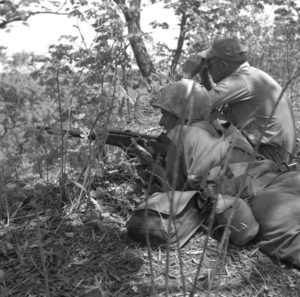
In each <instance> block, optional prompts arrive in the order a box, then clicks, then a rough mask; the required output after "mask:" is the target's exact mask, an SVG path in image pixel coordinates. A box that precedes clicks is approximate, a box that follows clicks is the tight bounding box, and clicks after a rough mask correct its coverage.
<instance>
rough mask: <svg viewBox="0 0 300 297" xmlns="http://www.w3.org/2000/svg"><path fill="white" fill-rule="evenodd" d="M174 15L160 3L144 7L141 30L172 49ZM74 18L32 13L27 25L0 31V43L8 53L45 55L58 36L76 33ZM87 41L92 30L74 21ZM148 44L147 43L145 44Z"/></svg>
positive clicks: (16, 24)
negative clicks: (162, 25)
mask: <svg viewBox="0 0 300 297" xmlns="http://www.w3.org/2000/svg"><path fill="white" fill-rule="evenodd" d="M154 20H156V21H158V22H162V21H164V22H167V23H169V24H170V28H169V29H168V30H163V29H153V28H152V27H151V26H149V23H150V22H152V21H154ZM178 22H179V20H178V19H177V17H176V16H175V15H174V14H173V13H172V10H167V9H163V3H156V4H153V5H149V6H147V7H146V8H145V9H144V10H143V11H142V14H141V28H142V30H143V31H144V32H145V33H151V35H152V37H153V42H154V43H157V42H159V41H161V42H165V43H167V44H168V46H169V47H171V48H175V47H176V44H177V37H178V31H179V27H178V25H177V24H178ZM77 24H78V23H77V20H76V19H70V18H68V17H66V16H56V15H50V14H44V15H36V16H33V17H31V18H29V20H28V26H26V25H24V24H22V22H15V23H14V24H13V27H12V28H11V30H10V32H8V33H7V32H5V30H0V45H2V46H6V47H7V52H8V53H10V54H11V53H15V52H21V51H29V52H31V51H33V52H35V53H36V54H46V53H47V49H48V46H49V44H53V43H57V41H58V39H59V37H60V36H61V35H69V34H72V35H73V34H77V33H78V31H77V29H75V28H74V25H77ZM78 25H79V26H80V28H81V31H82V33H83V35H84V38H85V40H86V41H87V42H92V40H93V38H94V32H93V29H92V28H91V27H90V26H89V25H88V24H87V23H80V24H78ZM148 46H151V44H149V43H148Z"/></svg>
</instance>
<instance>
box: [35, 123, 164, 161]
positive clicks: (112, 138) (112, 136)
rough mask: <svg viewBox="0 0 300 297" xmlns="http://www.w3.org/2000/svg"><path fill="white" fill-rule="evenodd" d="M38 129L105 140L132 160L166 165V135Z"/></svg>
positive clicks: (54, 133)
mask: <svg viewBox="0 0 300 297" xmlns="http://www.w3.org/2000/svg"><path fill="white" fill-rule="evenodd" d="M37 129H38V130H40V131H45V132H47V133H48V134H53V135H61V134H63V135H66V136H68V137H76V138H85V137H87V138H88V139H89V140H96V139H103V143H104V144H108V145H112V146H117V147H120V148H121V149H123V150H124V151H125V152H126V153H127V155H128V156H129V157H130V158H132V157H139V158H141V159H142V161H144V162H145V163H151V162H153V161H154V160H159V161H161V162H162V163H164V158H165V157H166V154H167V150H166V146H167V137H166V135H165V134H164V133H161V134H160V135H158V136H150V135H147V134H142V133H137V132H132V131H129V130H126V131H119V130H108V131H107V133H103V134H97V133H96V132H95V131H91V132H90V133H89V134H88V135H86V134H84V133H83V132H82V131H81V130H79V129H63V130H60V129H57V128H55V127H47V126H46V127H45V126H37Z"/></svg>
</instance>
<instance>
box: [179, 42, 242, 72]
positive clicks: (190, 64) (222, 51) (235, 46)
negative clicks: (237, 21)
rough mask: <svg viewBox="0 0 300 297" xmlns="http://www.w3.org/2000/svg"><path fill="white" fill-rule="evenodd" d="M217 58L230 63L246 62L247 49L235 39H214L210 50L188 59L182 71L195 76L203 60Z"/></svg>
mask: <svg viewBox="0 0 300 297" xmlns="http://www.w3.org/2000/svg"><path fill="white" fill-rule="evenodd" d="M213 57H219V58H221V59H223V60H226V61H231V62H246V61H247V48H246V46H244V45H243V44H242V43H241V42H240V41H239V40H238V39H237V38H222V39H216V40H215V41H214V42H213V44H212V46H211V48H209V49H207V50H205V51H202V52H200V53H199V54H197V55H193V56H191V57H189V58H188V59H187V60H186V61H185V62H184V64H183V65H182V71H183V72H185V73H189V74H192V76H193V75H195V74H196V73H197V72H198V69H199V67H201V66H200V65H201V63H202V60H203V59H211V58H213Z"/></svg>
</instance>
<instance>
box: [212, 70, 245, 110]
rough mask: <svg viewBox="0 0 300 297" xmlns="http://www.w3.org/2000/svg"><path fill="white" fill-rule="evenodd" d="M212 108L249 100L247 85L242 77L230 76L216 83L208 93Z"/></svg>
mask: <svg viewBox="0 0 300 297" xmlns="http://www.w3.org/2000/svg"><path fill="white" fill-rule="evenodd" d="M208 94H209V97H210V99H211V102H212V106H213V108H218V107H220V106H222V105H225V104H229V103H234V102H239V101H244V100H248V99H250V98H251V97H250V96H251V95H250V92H249V88H248V85H247V83H246V81H245V80H244V79H243V77H239V76H236V75H235V76H230V77H227V78H225V79H224V80H222V81H221V82H219V83H217V84H216V85H215V87H214V88H213V89H212V90H211V91H209V92H208Z"/></svg>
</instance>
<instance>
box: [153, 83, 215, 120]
mask: <svg viewBox="0 0 300 297" xmlns="http://www.w3.org/2000/svg"><path fill="white" fill-rule="evenodd" d="M151 104H152V106H153V107H158V108H161V109H163V110H165V111H167V112H169V113H171V114H173V115H175V116H176V117H178V118H179V119H181V120H183V121H184V122H188V123H192V122H195V121H202V120H208V119H209V117H210V113H211V101H210V100H209V97H208V92H207V90H206V89H205V88H204V87H203V86H201V85H200V84H197V83H195V82H193V81H192V80H188V79H183V80H181V81H176V82H173V83H170V84H168V85H166V86H165V87H163V88H161V89H160V91H159V93H158V96H157V98H156V100H153V101H152V103H151Z"/></svg>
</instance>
